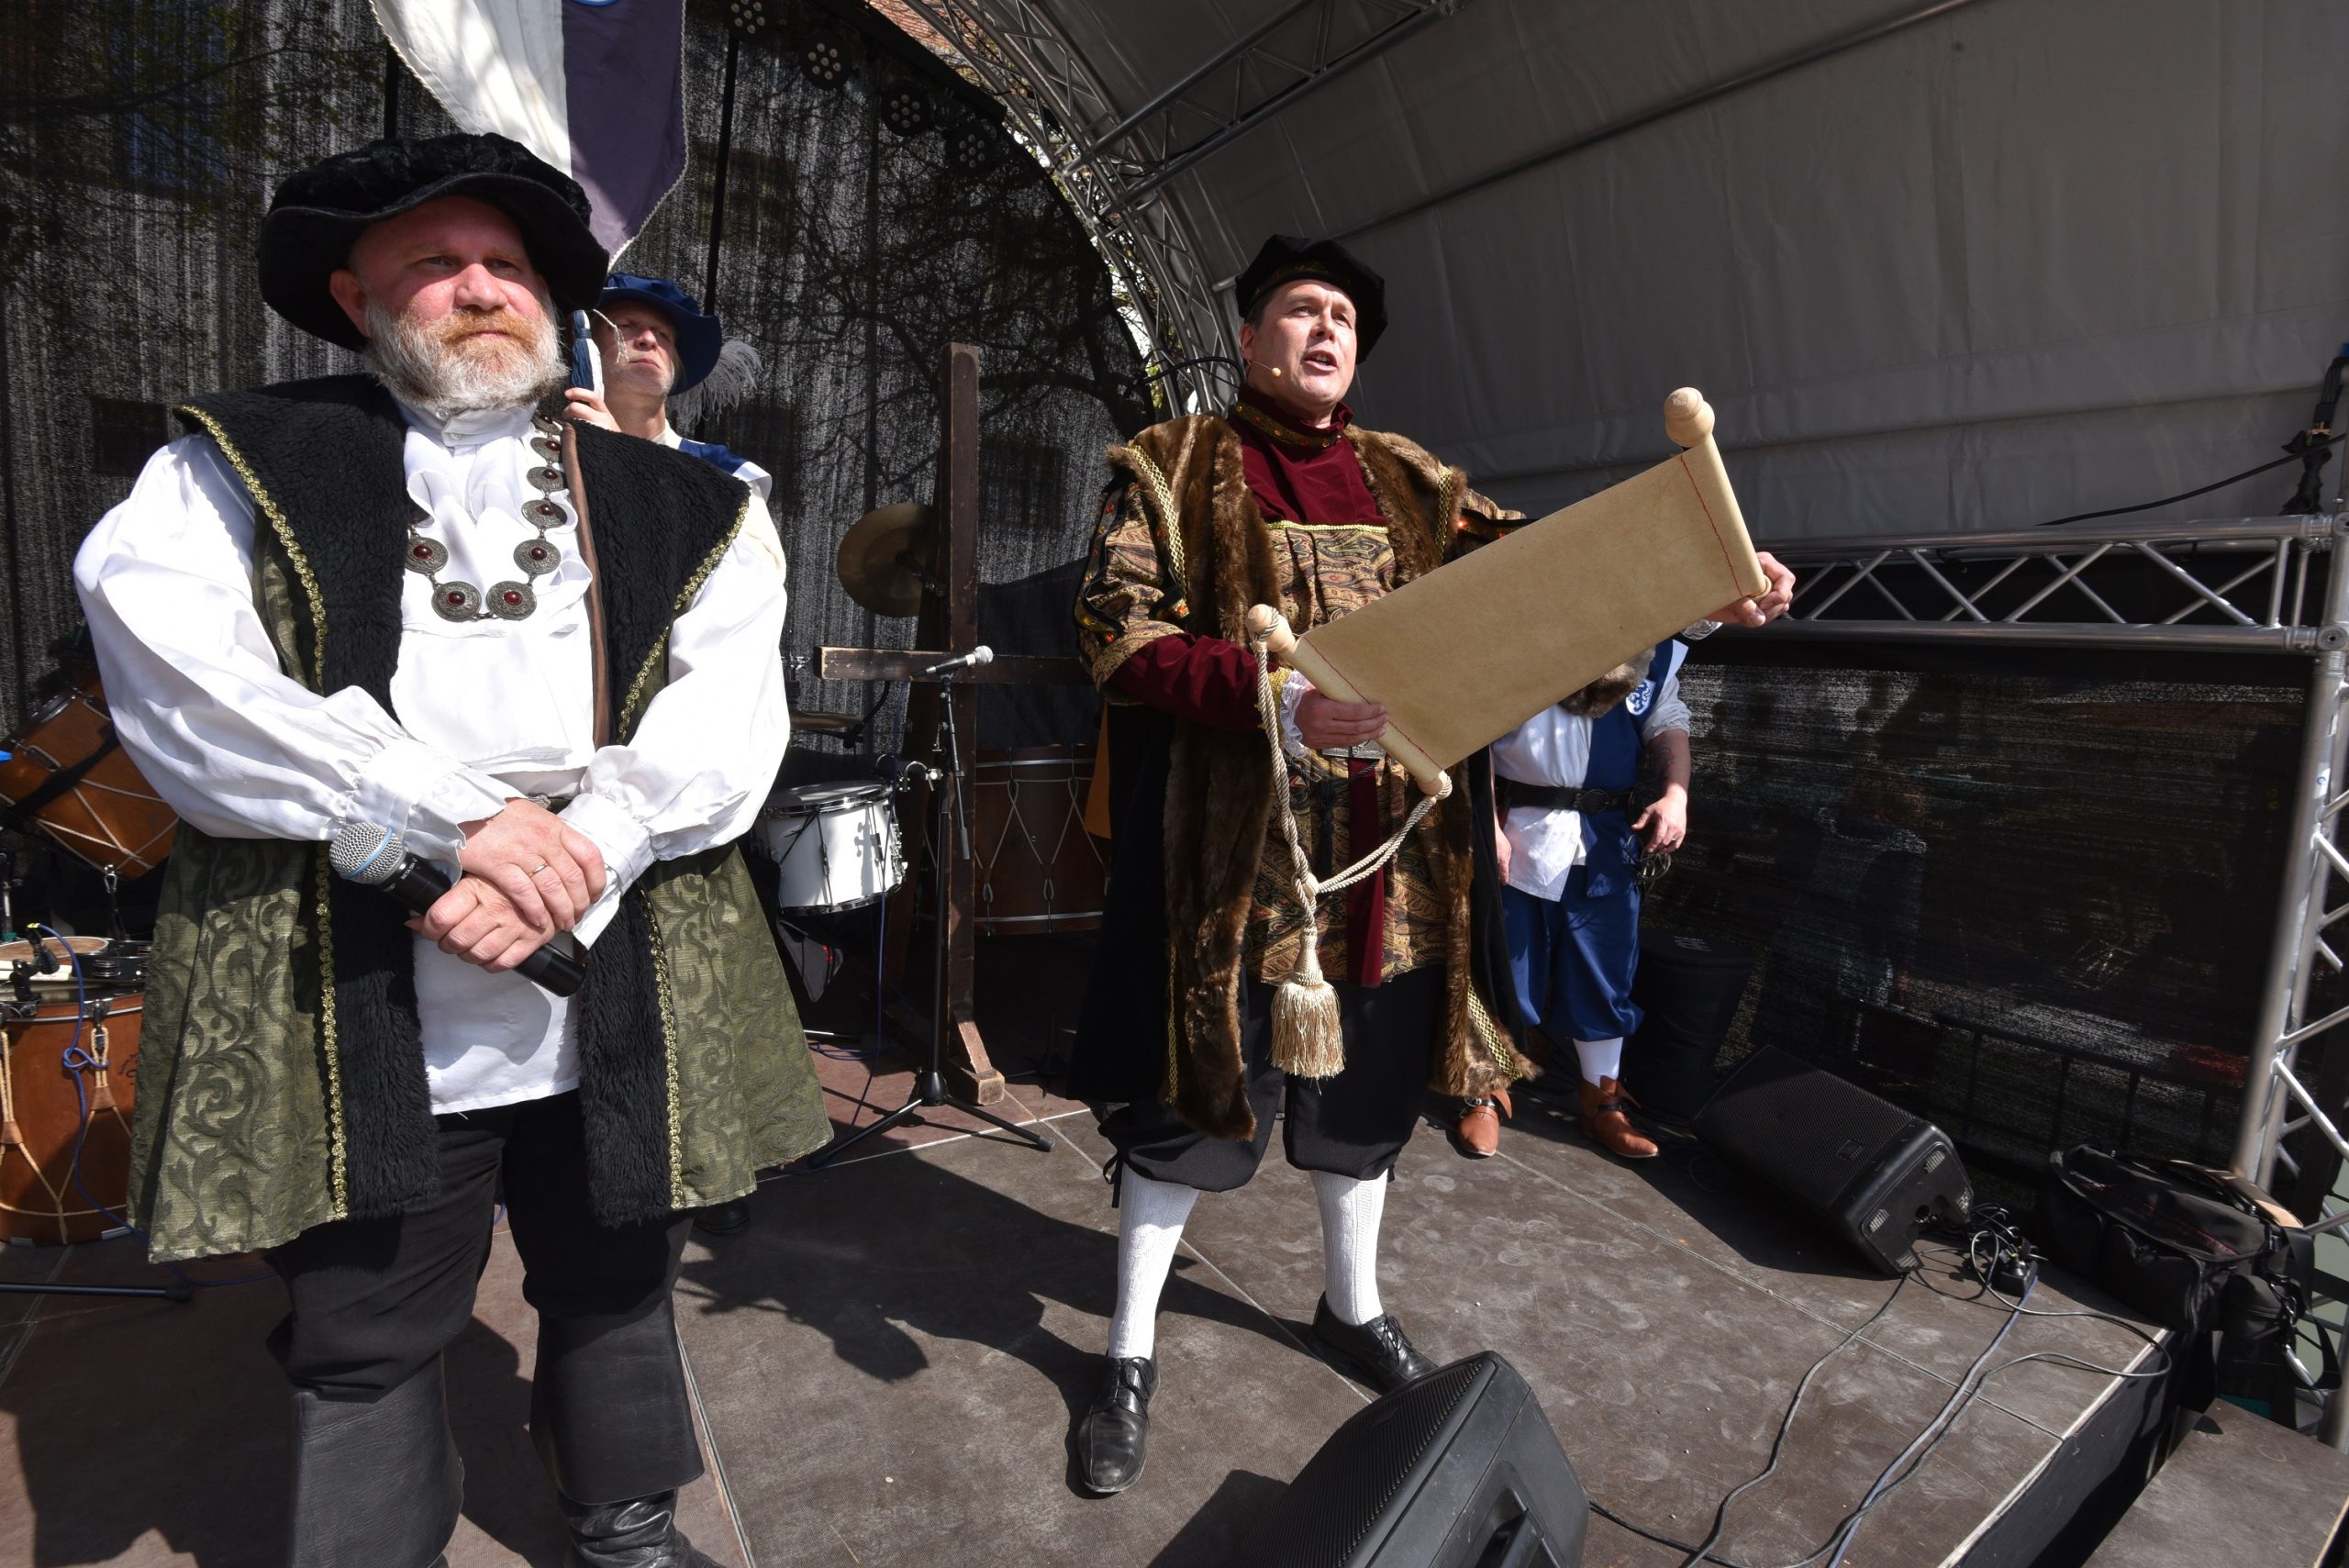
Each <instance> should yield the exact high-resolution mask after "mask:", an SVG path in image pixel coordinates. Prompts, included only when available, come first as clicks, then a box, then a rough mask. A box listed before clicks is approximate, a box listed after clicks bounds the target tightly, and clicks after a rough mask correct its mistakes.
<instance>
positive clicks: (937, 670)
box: [922, 642, 995, 675]
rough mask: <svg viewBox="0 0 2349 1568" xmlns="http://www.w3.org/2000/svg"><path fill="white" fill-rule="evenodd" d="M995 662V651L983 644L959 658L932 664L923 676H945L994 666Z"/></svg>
mask: <svg viewBox="0 0 2349 1568" xmlns="http://www.w3.org/2000/svg"><path fill="white" fill-rule="evenodd" d="M994 662H995V650H994V649H992V648H989V647H988V646H987V645H986V644H985V643H984V642H982V643H980V644H979V645H978V646H977V647H976V648H974V649H972V650H971V651H969V652H968V653H965V654H963V655H962V656H961V657H959V658H955V659H941V660H940V661H939V662H937V663H935V664H932V665H931V666H930V668H929V669H927V670H924V671H923V672H922V674H924V675H943V674H945V673H948V672H949V671H952V670H968V669H973V668H975V667H976V666H978V665H981V664H992V663H994Z"/></svg>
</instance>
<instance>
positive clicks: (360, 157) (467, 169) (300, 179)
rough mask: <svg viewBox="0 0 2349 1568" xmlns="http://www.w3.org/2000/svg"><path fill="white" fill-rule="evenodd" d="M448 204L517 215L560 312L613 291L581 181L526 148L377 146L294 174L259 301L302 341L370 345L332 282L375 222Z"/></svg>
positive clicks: (277, 219)
mask: <svg viewBox="0 0 2349 1568" xmlns="http://www.w3.org/2000/svg"><path fill="white" fill-rule="evenodd" d="M441 196H471V197H473V199H475V200H476V201H483V202H487V203H488V204H489V205H490V206H494V207H495V208H497V210H498V211H500V212H502V213H504V214H505V215H506V216H507V217H510V218H512V219H513V220H514V227H515V228H518V229H519V230H520V231H521V234H522V244H523V247H524V248H525V249H526V250H529V253H530V264H531V265H532V266H533V267H535V268H537V269H538V272H539V275H540V277H542V278H544V279H546V281H547V289H548V291H549V292H550V293H551V294H552V295H553V296H554V302H555V304H556V306H559V307H561V308H562V309H564V310H584V309H587V308H588V307H589V306H593V305H594V304H595V303H596V297H597V296H598V295H601V294H602V293H603V292H604V273H605V272H606V270H607V268H608V267H609V266H610V264H611V259H610V258H609V257H608V256H607V254H606V253H605V251H604V248H603V246H601V245H599V244H597V243H596V236H595V235H594V234H593V233H592V232H590V231H589V229H588V227H587V220H588V216H589V213H590V211H591V209H590V208H589V206H588V205H587V194H586V193H585V192H584V191H582V190H581V189H580V188H579V183H578V182H577V181H576V180H573V178H572V177H571V176H570V175H568V174H565V173H563V172H562V171H561V170H559V169H557V168H555V167H554V166H553V165H552V164H551V163H549V162H547V161H545V160H543V159H541V158H540V157H539V156H537V155H536V154H535V153H533V152H531V151H530V150H529V149H528V148H526V147H524V146H523V145H522V144H521V143H520V142H518V141H512V140H509V139H507V138H505V137H502V136H491V135H457V136H435V137H429V138H424V139H416V140H406V139H403V140H396V141H371V142H369V143H368V144H367V145H366V146H364V147H362V148H361V149H359V150H357V151H356V152H343V153H338V154H336V155H335V156H334V157H332V158H329V159H328V160H327V161H324V162H323V163H314V164H312V165H311V166H310V167H308V168H307V169H305V170H303V171H301V172H299V173H296V174H289V175H287V176H286V178H285V182H284V183H283V184H281V185H279V186H278V187H277V195H275V196H274V197H273V198H272V199H271V201H270V204H269V216H268V217H266V218H264V219H262V226H261V296H262V298H263V299H265V300H267V301H268V302H269V305H270V308H272V309H273V310H274V311H276V312H277V314H278V315H280V316H283V317H285V319H286V320H288V321H291V322H292V323H294V325H295V326H296V327H299V328H302V330H304V331H305V332H309V333H312V334H315V335H316V336H317V337H320V338H324V339H326V340H327V341H328V342H329V343H340V344H341V345H342V346H343V347H344V348H346V349H358V348H363V347H365V345H366V341H367V339H366V338H365V336H364V335H363V334H362V333H361V332H360V330H359V328H357V327H355V326H353V325H352V324H351V317H348V316H346V315H344V314H343V309H342V306H340V305H337V304H336V303H335V300H334V295H331V294H330V293H328V290H327V280H328V278H330V277H332V276H333V275H334V273H335V271H336V269H338V268H340V267H341V266H342V265H343V264H344V263H345V262H346V261H349V259H350V257H351V243H352V242H353V241H354V240H356V239H358V238H359V236H360V235H361V234H362V233H363V232H364V231H365V230H366V229H367V228H368V226H369V225H371V224H376V223H381V222H383V221H384V219H385V218H387V217H398V216H399V215H400V214H401V213H404V212H406V211H408V210H409V209H411V208H413V207H418V206H423V205H424V204H425V203H426V202H429V201H433V200H435V199H437V198H439V197H441Z"/></svg>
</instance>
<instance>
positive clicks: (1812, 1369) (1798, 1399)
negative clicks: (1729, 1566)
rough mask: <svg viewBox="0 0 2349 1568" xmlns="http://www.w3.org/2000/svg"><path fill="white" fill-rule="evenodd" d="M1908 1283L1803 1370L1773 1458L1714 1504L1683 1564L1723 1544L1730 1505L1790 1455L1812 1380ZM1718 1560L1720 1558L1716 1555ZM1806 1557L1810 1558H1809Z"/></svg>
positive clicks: (1691, 1566)
mask: <svg viewBox="0 0 2349 1568" xmlns="http://www.w3.org/2000/svg"><path fill="white" fill-rule="evenodd" d="M1908 1285H1909V1276H1908V1275H1907V1274H1905V1273H1904V1274H1902V1275H1901V1276H1900V1282H1899V1283H1898V1284H1895V1285H1894V1286H1893V1287H1892V1294H1891V1295H1889V1296H1886V1297H1885V1298H1884V1304H1883V1305H1882V1306H1881V1307H1877V1308H1876V1310H1875V1311H1874V1312H1872V1313H1870V1314H1869V1315H1868V1318H1867V1320H1866V1321H1865V1322H1864V1323H1862V1324H1861V1325H1860V1326H1859V1327H1858V1328H1856V1329H1853V1330H1852V1331H1851V1332H1850V1333H1848V1334H1846V1335H1844V1336H1843V1338H1842V1340H1839V1341H1837V1342H1836V1344H1835V1345H1834V1346H1833V1347H1832V1348H1831V1349H1830V1350H1829V1351H1827V1352H1826V1353H1825V1354H1824V1355H1821V1356H1820V1358H1819V1359H1818V1360H1817V1361H1815V1362H1811V1363H1810V1365H1809V1368H1808V1369H1807V1370H1806V1371H1805V1372H1804V1373H1803V1374H1802V1379H1801V1381H1800V1382H1798V1383H1797V1384H1796V1385H1795V1392H1794V1397H1793V1398H1791V1399H1789V1400H1788V1401H1787V1413H1786V1415H1785V1416H1784V1417H1782V1418H1780V1419H1779V1421H1778V1432H1777V1436H1776V1437H1774V1438H1772V1439H1771V1440H1770V1462H1769V1463H1768V1464H1766V1465H1765V1466H1763V1467H1762V1470H1761V1473H1759V1474H1756V1475H1754V1476H1753V1477H1751V1478H1749V1479H1747V1480H1745V1481H1742V1482H1740V1483H1739V1484H1738V1485H1736V1486H1734V1487H1732V1488H1731V1489H1730V1491H1729V1492H1728V1494H1727V1495H1725V1496H1723V1497H1722V1498H1721V1500H1720V1502H1719V1503H1716V1504H1715V1505H1713V1528H1712V1530H1711V1532H1710V1533H1709V1534H1708V1535H1707V1536H1706V1537H1705V1539H1704V1540H1703V1541H1702V1542H1700V1543H1699V1544H1698V1545H1696V1546H1691V1547H1687V1548H1684V1550H1685V1551H1687V1553H1688V1556H1687V1560H1686V1561H1685V1562H1682V1563H1681V1565H1680V1568H1697V1565H1698V1563H1700V1562H1705V1561H1706V1560H1707V1559H1708V1558H1709V1556H1710V1554H1711V1552H1712V1550H1713V1548H1714V1547H1716V1546H1718V1545H1720V1539H1721V1532H1722V1531H1723V1530H1725V1529H1728V1528H1729V1510H1730V1505H1731V1504H1732V1503H1734V1502H1736V1501H1737V1500H1738V1499H1739V1498H1740V1497H1742V1496H1744V1495H1745V1494H1746V1493H1748V1492H1750V1491H1752V1490H1753V1488H1754V1487H1756V1486H1759V1485H1762V1483H1764V1482H1765V1481H1767V1480H1768V1479H1770V1477H1771V1476H1772V1475H1774V1474H1776V1473H1777V1469H1778V1462H1779V1461H1780V1460H1781V1459H1783V1458H1784V1457H1785V1455H1786V1447H1787V1433H1788V1432H1789V1431H1791V1430H1793V1429H1794V1424H1795V1413H1796V1412H1797V1411H1798V1410H1800V1409H1801V1408H1802V1400H1803V1396H1804V1395H1806V1394H1808V1393H1809V1392H1810V1384H1811V1380H1812V1379H1813V1378H1815V1377H1817V1376H1818V1375H1819V1373H1820V1369H1821V1368H1823V1367H1825V1366H1826V1364H1827V1363H1828V1362H1831V1361H1832V1360H1834V1359H1835V1358H1836V1357H1837V1356H1839V1355H1841V1354H1842V1352H1843V1351H1846V1350H1849V1349H1850V1348H1851V1347H1852V1346H1853V1345H1854V1343H1855V1342H1857V1341H1858V1340H1859V1338H1860V1336H1861V1335H1863V1334H1865V1333H1866V1332H1867V1331H1868V1330H1869V1329H1873V1328H1875V1327H1876V1323H1877V1321H1878V1320H1879V1319H1881V1318H1883V1317H1884V1315H1885V1314H1886V1313H1887V1312H1889V1311H1891V1310H1892V1304H1893V1303H1894V1302H1896V1301H1898V1300H1899V1299H1900V1293H1901V1292H1902V1291H1903V1290H1905V1289H1907V1288H1908ZM1814 1555H1816V1553H1814ZM1715 1561H1718V1559H1715ZM1804 1561H1805V1562H1809V1558H1806V1559H1804Z"/></svg>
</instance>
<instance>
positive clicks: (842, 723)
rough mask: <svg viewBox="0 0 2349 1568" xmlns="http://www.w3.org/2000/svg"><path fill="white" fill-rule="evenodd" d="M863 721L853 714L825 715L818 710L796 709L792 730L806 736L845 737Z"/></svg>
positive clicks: (792, 717)
mask: <svg viewBox="0 0 2349 1568" xmlns="http://www.w3.org/2000/svg"><path fill="white" fill-rule="evenodd" d="M863 722H864V720H863V719H862V718H860V717H857V716H856V715H855V714H852V713H825V712H822V711H820V710H818V709H816V708H803V707H795V708H793V709H792V710H791V728H792V729H793V731H794V732H796V733H799V734H806V735H845V734H847V733H848V732H849V731H850V730H852V729H854V728H856V727H857V726H858V725H860V724H863Z"/></svg>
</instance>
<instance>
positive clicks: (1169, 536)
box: [1126, 447, 1191, 619]
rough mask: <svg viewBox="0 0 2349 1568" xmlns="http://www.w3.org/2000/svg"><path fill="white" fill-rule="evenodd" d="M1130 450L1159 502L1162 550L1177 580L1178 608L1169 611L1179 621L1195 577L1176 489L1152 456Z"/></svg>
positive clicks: (1153, 496) (1135, 464)
mask: <svg viewBox="0 0 2349 1568" xmlns="http://www.w3.org/2000/svg"><path fill="white" fill-rule="evenodd" d="M1126 451H1127V453H1128V454H1129V455H1130V456H1131V457H1132V458H1133V460H1134V466H1135V467H1136V468H1138V469H1140V470H1141V477H1142V482H1143V483H1144V484H1148V485H1149V486H1150V492H1151V495H1152V498H1153V499H1155V500H1156V501H1157V503H1158V532H1159V534H1160V536H1161V537H1160V549H1161V550H1163V551H1164V552H1165V555H1166V561H1167V565H1168V567H1169V568H1170V569H1171V571H1172V574H1173V576H1174V579H1175V583H1174V591H1175V606H1174V608H1173V609H1172V610H1171V611H1170V612H1169V613H1170V614H1171V615H1173V616H1175V617H1177V618H1178V619H1179V618H1180V617H1182V615H1183V614H1184V612H1185V607H1186V606H1185V605H1184V601H1185V600H1186V598H1187V597H1189V595H1190V591H1191V574H1190V573H1189V572H1188V571H1187V570H1186V568H1185V566H1184V563H1183V519H1182V517H1181V516H1180V515H1179V514H1178V513H1177V512H1176V511H1175V488H1174V486H1173V485H1171V484H1167V482H1166V475H1165V474H1164V473H1162V472H1160V470H1159V467H1158V464H1157V462H1155V461H1153V460H1152V457H1151V455H1150V454H1149V453H1148V452H1146V451H1144V450H1141V448H1140V447H1128V448H1127V449H1126Z"/></svg>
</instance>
